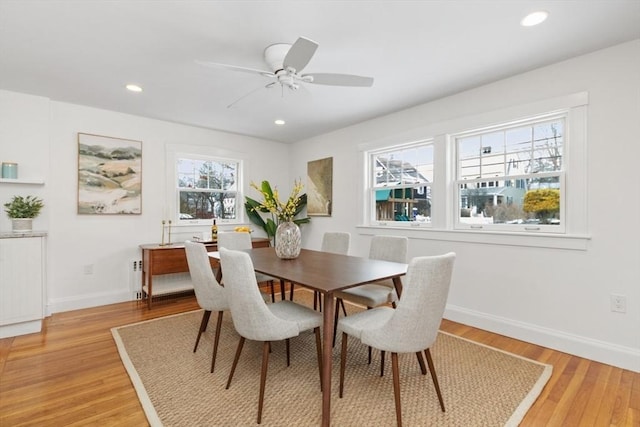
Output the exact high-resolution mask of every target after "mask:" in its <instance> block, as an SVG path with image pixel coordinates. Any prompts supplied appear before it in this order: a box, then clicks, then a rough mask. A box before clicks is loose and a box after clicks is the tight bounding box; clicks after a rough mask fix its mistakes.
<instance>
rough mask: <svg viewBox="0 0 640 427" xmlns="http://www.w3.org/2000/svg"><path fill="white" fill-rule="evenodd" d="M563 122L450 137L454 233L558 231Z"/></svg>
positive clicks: (547, 120) (553, 119)
mask: <svg viewBox="0 0 640 427" xmlns="http://www.w3.org/2000/svg"><path fill="white" fill-rule="evenodd" d="M565 121H566V120H565V116H564V115H562V114H559V115H555V116H550V117H541V118H534V119H530V120H528V121H525V122H518V123H512V124H506V125H503V126H500V127H495V128H490V129H483V130H479V131H472V132H465V133H463V134H457V135H453V136H452V139H451V141H452V142H453V143H454V149H455V153H456V155H455V161H456V165H455V176H456V179H455V182H454V184H455V188H456V195H455V203H456V211H457V215H456V223H455V225H456V228H461V229H464V228H471V229H496V230H500V229H502V230H514V231H515V230H523V231H546V232H563V231H564V217H565V215H564V210H565V209H564V203H563V200H564V162H563V153H564V145H565V144H564V142H565V129H566V125H565Z"/></svg>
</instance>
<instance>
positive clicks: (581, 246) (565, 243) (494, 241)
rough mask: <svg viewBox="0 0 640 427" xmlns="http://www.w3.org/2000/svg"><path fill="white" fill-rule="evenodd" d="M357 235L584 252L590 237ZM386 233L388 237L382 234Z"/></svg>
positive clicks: (420, 232) (403, 231)
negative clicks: (398, 236)
mask: <svg viewBox="0 0 640 427" xmlns="http://www.w3.org/2000/svg"><path fill="white" fill-rule="evenodd" d="M356 228H357V229H358V232H359V234H361V235H374V234H396V235H402V236H406V237H408V238H410V239H420V240H440V241H447V242H460V243H477V244H483V245H504V246H524V247H534V248H548V249H568V250H575V251H586V250H587V248H588V244H589V241H590V240H591V237H590V236H587V235H577V234H552V233H519V232H505V231H487V230H482V231H476V230H437V229H433V228H426V227H394V226H392V225H384V226H378V225H359V226H357V227H356ZM383 230H389V233H387V232H383Z"/></svg>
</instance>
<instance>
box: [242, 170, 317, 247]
mask: <svg viewBox="0 0 640 427" xmlns="http://www.w3.org/2000/svg"><path fill="white" fill-rule="evenodd" d="M302 187H303V185H302V182H301V181H300V180H296V181H295V182H294V185H293V190H291V194H290V195H289V198H288V199H287V201H286V202H284V203H283V202H282V201H281V200H280V194H279V192H278V189H277V188H272V187H271V184H269V181H262V184H261V186H260V187H258V185H257V184H255V183H253V182H252V183H251V188H253V189H255V190H256V191H258V192H259V193H260V194H261V195H262V201H260V202H258V201H257V200H254V199H252V198H250V197H245V199H246V201H245V204H244V206H245V210H246V211H247V215H248V216H249V219H250V220H251V222H253V223H254V224H256V225H259V226H260V227H262V228H263V229H264V231H265V232H266V233H267V236H268V237H269V239H272V238H273V237H274V236H275V234H276V228H278V225H279V224H280V223H281V222H288V221H293V222H295V223H296V224H298V225H300V224H304V223H307V222H309V220H310V219H309V217H305V218H298V219H295V217H296V216H298V215H299V214H300V213H301V212H302V210H303V209H304V207H305V206H306V205H307V195H306V194H300V192H301V191H302ZM260 212H262V213H269V214H271V218H267V219H266V221H265V220H264V219H263V218H262V215H260Z"/></svg>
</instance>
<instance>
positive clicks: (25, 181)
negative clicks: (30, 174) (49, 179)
mask: <svg viewBox="0 0 640 427" xmlns="http://www.w3.org/2000/svg"><path fill="white" fill-rule="evenodd" d="M0 184H31V185H44V181H43V180H41V179H9V178H0Z"/></svg>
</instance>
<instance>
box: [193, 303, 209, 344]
mask: <svg viewBox="0 0 640 427" xmlns="http://www.w3.org/2000/svg"><path fill="white" fill-rule="evenodd" d="M210 317H211V311H209V310H205V311H204V313H202V321H201V322H200V330H199V331H198V338H196V345H195V346H194V347H193V352H194V353H195V352H196V350H197V349H198V343H199V342H200V337H201V336H202V333H203V332H204V331H206V330H207V324H208V323H209V318H210Z"/></svg>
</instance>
